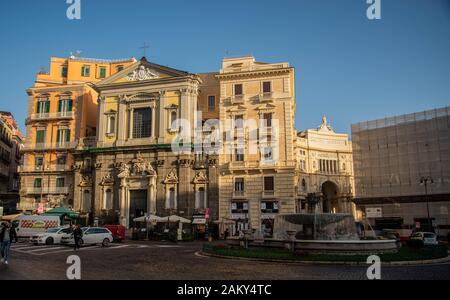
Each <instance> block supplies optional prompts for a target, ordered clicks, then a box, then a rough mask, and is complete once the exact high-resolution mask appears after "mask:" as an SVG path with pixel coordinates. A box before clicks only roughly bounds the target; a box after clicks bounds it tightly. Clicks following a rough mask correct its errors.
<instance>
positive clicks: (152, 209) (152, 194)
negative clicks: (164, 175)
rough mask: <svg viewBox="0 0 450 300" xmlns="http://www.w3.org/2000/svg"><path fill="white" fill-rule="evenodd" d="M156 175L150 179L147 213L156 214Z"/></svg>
mask: <svg viewBox="0 0 450 300" xmlns="http://www.w3.org/2000/svg"><path fill="white" fill-rule="evenodd" d="M155 187H156V175H150V176H149V177H148V190H147V213H148V214H149V215H150V214H156V188H155Z"/></svg>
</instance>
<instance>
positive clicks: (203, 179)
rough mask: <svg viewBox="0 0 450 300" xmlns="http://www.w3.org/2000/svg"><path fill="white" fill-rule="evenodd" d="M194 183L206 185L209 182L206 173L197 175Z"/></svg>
mask: <svg viewBox="0 0 450 300" xmlns="http://www.w3.org/2000/svg"><path fill="white" fill-rule="evenodd" d="M192 182H193V183H195V184H205V183H207V182H208V178H207V177H206V174H205V172H204V171H200V172H198V173H197V174H195V177H194V180H193V181H192Z"/></svg>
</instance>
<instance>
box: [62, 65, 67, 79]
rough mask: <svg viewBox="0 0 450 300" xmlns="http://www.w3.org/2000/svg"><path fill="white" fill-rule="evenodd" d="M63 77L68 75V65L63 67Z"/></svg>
mask: <svg viewBox="0 0 450 300" xmlns="http://www.w3.org/2000/svg"><path fill="white" fill-rule="evenodd" d="M61 77H67V66H62V67H61Z"/></svg>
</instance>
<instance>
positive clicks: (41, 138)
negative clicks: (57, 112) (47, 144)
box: [36, 130, 45, 144]
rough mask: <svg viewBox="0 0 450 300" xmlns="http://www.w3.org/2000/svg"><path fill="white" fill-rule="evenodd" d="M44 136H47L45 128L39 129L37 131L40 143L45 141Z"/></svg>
mask: <svg viewBox="0 0 450 300" xmlns="http://www.w3.org/2000/svg"><path fill="white" fill-rule="evenodd" d="M44 137H45V131H44V130H38V131H37V132H36V143H38V144H42V143H44Z"/></svg>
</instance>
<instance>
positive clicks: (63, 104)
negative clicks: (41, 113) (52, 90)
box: [58, 99, 73, 115]
mask: <svg viewBox="0 0 450 300" xmlns="http://www.w3.org/2000/svg"><path fill="white" fill-rule="evenodd" d="M72 106H73V100H72V99H61V100H59V101H58V113H59V114H60V115H66V114H67V113H68V112H71V111H72Z"/></svg>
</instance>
